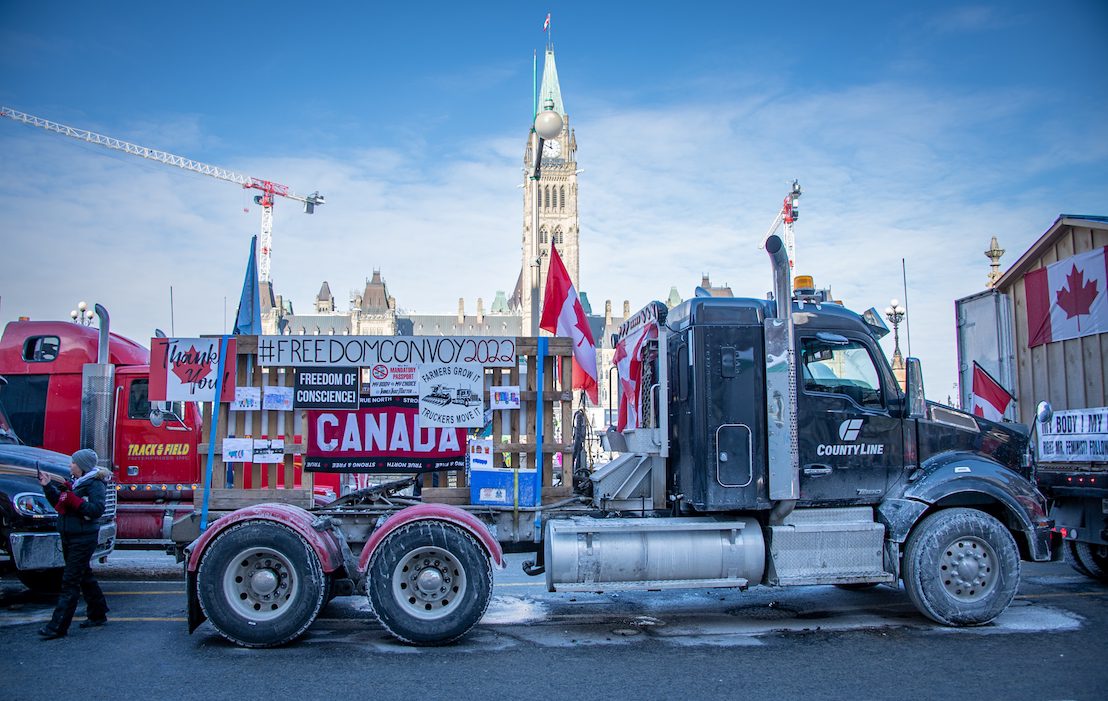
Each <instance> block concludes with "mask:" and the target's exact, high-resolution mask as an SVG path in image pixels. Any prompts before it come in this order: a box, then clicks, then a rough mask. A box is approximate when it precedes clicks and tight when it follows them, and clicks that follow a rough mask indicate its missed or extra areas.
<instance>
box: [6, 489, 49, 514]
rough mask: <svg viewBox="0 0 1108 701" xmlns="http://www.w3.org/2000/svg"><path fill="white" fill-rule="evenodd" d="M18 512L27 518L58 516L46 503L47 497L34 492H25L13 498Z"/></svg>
mask: <svg viewBox="0 0 1108 701" xmlns="http://www.w3.org/2000/svg"><path fill="white" fill-rule="evenodd" d="M12 503H13V504H15V508H16V510H18V511H19V513H21V514H26V515H27V516H56V515H57V513H58V512H57V511H54V507H53V506H50V502H48V501H46V496H45V495H43V494H36V493H34V492H23V493H21V494H16V495H15V496H14V497H12Z"/></svg>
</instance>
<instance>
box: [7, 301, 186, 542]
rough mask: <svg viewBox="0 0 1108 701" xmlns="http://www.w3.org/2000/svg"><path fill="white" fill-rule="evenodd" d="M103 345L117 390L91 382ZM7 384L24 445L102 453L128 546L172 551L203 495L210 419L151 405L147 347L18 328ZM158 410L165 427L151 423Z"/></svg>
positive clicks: (94, 334) (42, 327)
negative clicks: (174, 535)
mask: <svg viewBox="0 0 1108 701" xmlns="http://www.w3.org/2000/svg"><path fill="white" fill-rule="evenodd" d="M101 325H102V326H103V327H106V326H107V321H106V319H102V320H101ZM102 343H104V344H106V350H105V351H104V353H103V355H104V356H106V357H104V358H103V360H104V361H106V362H105V363H102V364H101V365H104V366H110V367H107V368H106V369H107V372H106V373H100V375H101V377H100V378H98V379H101V380H104V382H110V384H107V385H105V384H104V383H103V382H101V383H96V384H97V386H96V389H95V390H92V391H90V389H89V387H88V386H87V385H88V383H87V381H86V380H85V379H84V378H83V376H84V375H85V373H86V366H90V367H95V366H96V363H97V360H98V357H99V356H100V355H101V353H100V347H101V344H102ZM0 376H3V377H4V378H5V379H6V380H7V387H6V388H5V390H4V404H5V407H6V408H7V411H8V414H9V419H10V421H11V423H12V428H13V429H14V431H15V433H16V435H18V436H19V437H20V439H21V440H22V441H23V442H24V443H26V444H27V445H30V446H34V447H38V448H45V449H48V450H54V451H57V452H59V453H66V454H68V453H72V452H74V451H76V450H77V449H79V448H81V447H82V445H85V446H88V445H92V446H93V447H94V448H95V449H96V451H97V453H98V454H99V455H100V457H101V465H103V466H106V467H109V468H110V469H111V470H112V472H113V473H114V481H115V485H116V487H117V490H118V497H119V511H118V518H117V529H118V541H119V544H120V545H130V546H132V547H135V546H140V547H141V546H149V547H161V546H165V545H168V544H169V543H170V542H171V541H170V540H169V527H170V526H171V525H172V523H173V521H174V520H175V519H176V518H180V517H183V516H185V515H186V514H188V513H189V512H191V511H192V498H193V492H194V491H195V490H196V489H198V488H199V487H200V484H199V481H200V458H199V452H200V451H199V450H198V445H199V441H200V434H201V422H200V413H199V411H198V409H197V406H196V405H195V404H191V403H182V402H176V403H173V404H170V405H168V406H167V405H165V404H160V405H158V404H156V405H155V406H154V407H152V406H151V403H150V399H149V386H150V352H149V351H148V350H147V349H146V348H144V347H142V346H141V345H139V344H137V343H135V342H134V341H132V340H130V339H127V338H124V337H123V336H119V335H117V334H113V333H109V332H108V331H107V329H106V328H104V331H103V332H101V331H100V330H98V329H95V328H91V327H86V326H82V325H80V324H74V323H67V322H62V321H22V320H21V321H13V322H10V323H9V324H8V325H7V326H6V327H5V328H4V334H3V336H2V337H0ZM96 390H99V391H96ZM96 395H101V396H96ZM97 400H99V401H97ZM152 408H156V409H158V410H160V411H161V412H162V415H163V416H164V420H163V421H161V422H152V421H151V409H152ZM155 423H160V425H155ZM82 432H84V433H82Z"/></svg>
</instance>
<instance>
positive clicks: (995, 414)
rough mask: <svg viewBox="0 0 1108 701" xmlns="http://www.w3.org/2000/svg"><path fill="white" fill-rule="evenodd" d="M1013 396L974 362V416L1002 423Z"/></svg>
mask: <svg viewBox="0 0 1108 701" xmlns="http://www.w3.org/2000/svg"><path fill="white" fill-rule="evenodd" d="M1012 399H1013V397H1012V395H1011V393H1010V392H1008V390H1006V389H1004V388H1003V387H1001V386H1000V383H999V382H997V381H996V380H994V379H993V376H992V375H990V374H989V373H987V372H985V368H983V367H981V366H980V365H978V364H977V361H976V360H975V361H974V362H973V392H972V401H973V407H972V408H973V415H974V416H980V417H981V418H983V419H988V420H989V421H1000V420H1001V419H1003V418H1004V412H1005V411H1007V410H1008V405H1009V404H1011V403H1012Z"/></svg>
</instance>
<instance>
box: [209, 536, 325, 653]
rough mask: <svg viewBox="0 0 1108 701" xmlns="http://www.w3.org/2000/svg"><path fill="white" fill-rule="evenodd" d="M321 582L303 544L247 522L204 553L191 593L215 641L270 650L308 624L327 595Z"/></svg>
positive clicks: (319, 569)
mask: <svg viewBox="0 0 1108 701" xmlns="http://www.w3.org/2000/svg"><path fill="white" fill-rule="evenodd" d="M324 579H325V577H324V574H323V568H322V567H321V566H320V564H319V557H318V556H317V555H316V553H315V551H314V550H312V548H311V546H309V545H308V544H307V542H305V541H304V539H303V538H301V537H300V536H299V535H297V534H296V533H294V532H293V531H292V530H290V529H288V528H286V527H285V526H282V525H280V524H277V523H272V522H268V521H248V522H245V523H240V524H237V525H235V526H232V527H231V528H228V529H227V530H226V531H224V532H223V533H221V534H220V535H219V536H218V537H216V539H215V540H213V541H212V542H211V544H210V545H209V546H208V547H207V548H206V549H205V550H204V556H203V557H202V558H201V560H200V569H199V571H198V572H197V589H198V593H199V598H200V606H201V607H202V608H203V610H204V614H205V615H206V616H207V617H208V620H210V621H211V622H212V625H213V626H215V629H216V630H218V631H219V633H220V635H222V636H223V637H225V638H227V639H228V640H230V641H231V642H233V643H236V644H238V645H242V646H243V647H273V646H275V645H282V644H284V643H287V642H289V641H290V640H294V639H295V638H297V637H299V636H300V635H301V634H302V633H303V632H304V631H305V630H306V629H307V628H308V626H310V625H311V624H312V621H314V620H315V617H316V615H317V614H318V613H319V609H320V607H322V606H323V600H324V596H325V595H326V593H327V587H326V584H325V582H324Z"/></svg>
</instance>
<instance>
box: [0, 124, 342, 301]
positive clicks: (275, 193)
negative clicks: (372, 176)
mask: <svg viewBox="0 0 1108 701" xmlns="http://www.w3.org/2000/svg"><path fill="white" fill-rule="evenodd" d="M0 117H7V118H8V119H12V120H15V121H17V122H23V123H24V124H29V125H31V126H33V127H39V128H40V129H46V130H47V131H52V132H56V133H58V134H62V135H64V136H69V137H72V138H74V139H79V140H81V141H87V142H88V143H90V144H97V145H99V146H104V147H107V148H110V149H115V150H116V151H123V152H124V153H129V154H131V155H132V156H138V157H140V158H145V159H147V160H151V161H157V162H158V163H164V164H166V165H170V166H177V167H178V168H181V169H182V170H189V171H192V172H193V173H200V174H201V175H209V176H211V177H213V178H219V179H220V180H226V181H227V182H231V183H235V184H236V185H240V186H241V187H243V188H245V189H250V190H260V191H261V194H260V195H255V196H254V203H255V204H258V205H261V207H262V228H261V233H260V235H259V236H258V281H259V282H270V278H269V263H270V255H271V254H272V252H273V201H274V197H284V198H286V199H290V200H296V201H297V202H302V203H303V204H304V212H305V213H306V214H313V213H314V212H315V208H316V206H317V205H321V204H323V203H324V198H323V195H321V194H319V192H318V191H316V192H313V193H312V194H310V195H306V196H305V195H298V194H296V193H295V192H293V191H292V190H290V189H289V188H288V186H287V185H281V184H280V183H275V182H273V181H271V180H262V179H261V178H253V177H250V176H249V175H242V174H241V173H236V172H234V171H231V170H227V169H226V168H220V167H218V166H213V165H208V164H207V163H201V162H199V161H194V160H192V159H191V158H185V157H184V156H175V155H174V154H172V153H166V152H165V151H159V150H157V149H153V148H148V147H146V146H138V145H136V144H132V143H128V142H126V141H123V140H121V139H116V138H113V137H111V136H104V135H103V134H97V133H96V132H92V131H88V130H87V129H76V128H74V127H69V126H66V125H64V124H58V123H57V122H52V121H50V120H49V119H44V118H42V117H36V116H34V115H33V114H27V113H25V112H20V111H19V110H13V109H11V108H10V107H0Z"/></svg>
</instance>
